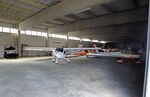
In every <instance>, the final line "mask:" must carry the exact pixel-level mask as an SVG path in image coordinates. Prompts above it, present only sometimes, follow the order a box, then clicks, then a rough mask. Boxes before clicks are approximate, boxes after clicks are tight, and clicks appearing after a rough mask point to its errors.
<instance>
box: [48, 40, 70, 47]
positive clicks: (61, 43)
mask: <svg viewBox="0 0 150 97" xmlns="http://www.w3.org/2000/svg"><path fill="white" fill-rule="evenodd" d="M49 44H50V47H58V48H59V47H67V42H66V40H65V39H60V38H50V40H49Z"/></svg>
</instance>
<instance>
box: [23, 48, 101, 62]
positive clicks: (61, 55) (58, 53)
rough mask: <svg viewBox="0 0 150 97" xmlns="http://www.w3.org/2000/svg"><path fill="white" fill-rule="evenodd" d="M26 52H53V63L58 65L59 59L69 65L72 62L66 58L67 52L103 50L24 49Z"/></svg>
mask: <svg viewBox="0 0 150 97" xmlns="http://www.w3.org/2000/svg"><path fill="white" fill-rule="evenodd" d="M23 50H25V51H44V52H50V51H52V56H53V58H52V61H53V62H55V63H56V64H57V63H58V60H59V59H65V60H66V61H67V62H68V63H69V62H70V60H69V59H68V58H67V57H66V56H67V52H71V51H83V50H102V49H101V48H51V47H24V49H23Z"/></svg>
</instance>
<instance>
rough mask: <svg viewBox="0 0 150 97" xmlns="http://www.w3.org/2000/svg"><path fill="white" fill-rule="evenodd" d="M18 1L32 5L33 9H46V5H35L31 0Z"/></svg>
mask: <svg viewBox="0 0 150 97" xmlns="http://www.w3.org/2000/svg"><path fill="white" fill-rule="evenodd" d="M18 1H20V2H23V3H26V4H29V5H32V6H35V7H38V8H46V7H47V6H46V5H44V4H40V3H37V2H35V1H33V0H18Z"/></svg>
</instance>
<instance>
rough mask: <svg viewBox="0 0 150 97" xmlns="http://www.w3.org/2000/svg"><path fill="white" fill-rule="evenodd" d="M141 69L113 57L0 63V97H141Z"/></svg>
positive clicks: (17, 60)
mask: <svg viewBox="0 0 150 97" xmlns="http://www.w3.org/2000/svg"><path fill="white" fill-rule="evenodd" d="M142 80H143V66H142V65H137V64H132V63H126V64H117V63H115V59H113V58H84V57H82V58H72V59H71V63H66V62H65V61H62V62H59V63H58V64H54V63H52V62H51V61H50V60H48V58H47V57H43V58H25V59H16V60H13V59H12V60H6V59H2V60H0V97H142V96H141V95H142Z"/></svg>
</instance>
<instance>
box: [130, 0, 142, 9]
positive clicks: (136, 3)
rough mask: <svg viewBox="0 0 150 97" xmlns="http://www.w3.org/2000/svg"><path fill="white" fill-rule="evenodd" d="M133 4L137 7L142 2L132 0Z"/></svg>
mask: <svg viewBox="0 0 150 97" xmlns="http://www.w3.org/2000/svg"><path fill="white" fill-rule="evenodd" d="M131 1H132V3H133V5H134V6H135V7H136V8H139V7H140V4H139V2H138V0H131Z"/></svg>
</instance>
